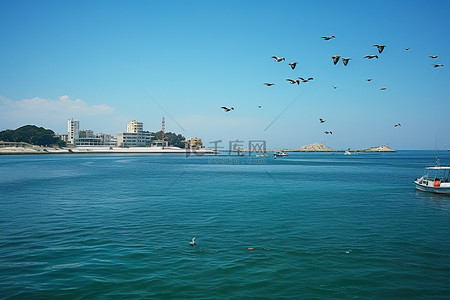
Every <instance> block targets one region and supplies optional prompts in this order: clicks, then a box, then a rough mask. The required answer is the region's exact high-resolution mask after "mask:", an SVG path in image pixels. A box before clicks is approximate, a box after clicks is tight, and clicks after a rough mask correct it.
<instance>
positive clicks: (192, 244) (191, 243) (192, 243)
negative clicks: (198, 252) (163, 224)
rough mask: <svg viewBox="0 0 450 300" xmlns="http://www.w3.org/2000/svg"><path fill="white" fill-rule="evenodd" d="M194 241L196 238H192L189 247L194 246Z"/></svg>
mask: <svg viewBox="0 0 450 300" xmlns="http://www.w3.org/2000/svg"><path fill="white" fill-rule="evenodd" d="M195 239H196V238H195V237H194V238H193V239H192V242H190V243H189V245H191V246H195Z"/></svg>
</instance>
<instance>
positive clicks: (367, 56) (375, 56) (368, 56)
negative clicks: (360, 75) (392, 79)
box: [364, 55, 378, 59]
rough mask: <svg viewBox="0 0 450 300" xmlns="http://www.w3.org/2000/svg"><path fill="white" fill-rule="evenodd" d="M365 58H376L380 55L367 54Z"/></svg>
mask: <svg viewBox="0 0 450 300" xmlns="http://www.w3.org/2000/svg"><path fill="white" fill-rule="evenodd" d="M364 58H368V59H372V58H376V59H378V55H366V56H364Z"/></svg>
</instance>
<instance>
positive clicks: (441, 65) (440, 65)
mask: <svg viewBox="0 0 450 300" xmlns="http://www.w3.org/2000/svg"><path fill="white" fill-rule="evenodd" d="M443 66H444V65H443V64H437V65H433V67H435V68H437V67H443Z"/></svg>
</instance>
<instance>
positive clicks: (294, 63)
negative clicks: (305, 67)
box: [289, 61, 297, 70]
mask: <svg viewBox="0 0 450 300" xmlns="http://www.w3.org/2000/svg"><path fill="white" fill-rule="evenodd" d="M289 65H290V66H291V68H292V70H294V69H295V66H296V65H297V62H296V61H293V62H291V63H289Z"/></svg>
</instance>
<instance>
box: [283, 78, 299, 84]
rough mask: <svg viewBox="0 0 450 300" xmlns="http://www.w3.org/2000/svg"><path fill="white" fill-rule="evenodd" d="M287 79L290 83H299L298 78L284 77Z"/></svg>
mask: <svg viewBox="0 0 450 300" xmlns="http://www.w3.org/2000/svg"><path fill="white" fill-rule="evenodd" d="M286 80H287V81H289V83H290V84H300V80H298V79H297V80H294V79H289V78H288V79H286Z"/></svg>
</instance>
